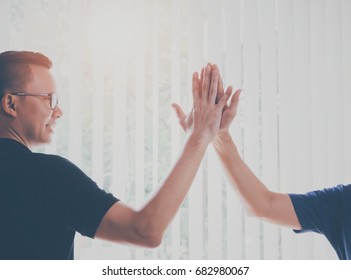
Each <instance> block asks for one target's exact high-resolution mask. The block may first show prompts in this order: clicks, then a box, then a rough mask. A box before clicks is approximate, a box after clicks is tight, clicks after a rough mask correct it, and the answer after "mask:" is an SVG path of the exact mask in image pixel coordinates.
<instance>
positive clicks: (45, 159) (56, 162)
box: [32, 153, 78, 169]
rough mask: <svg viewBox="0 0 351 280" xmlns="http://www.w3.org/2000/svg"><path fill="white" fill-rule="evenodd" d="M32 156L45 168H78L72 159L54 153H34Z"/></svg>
mask: <svg viewBox="0 0 351 280" xmlns="http://www.w3.org/2000/svg"><path fill="white" fill-rule="evenodd" d="M32 156H33V157H34V158H35V161H36V162H38V163H40V165H41V166H42V167H43V168H44V169H45V168H46V167H48V168H52V167H55V168H78V167H77V166H76V165H75V164H73V163H72V162H71V161H70V160H68V159H66V158H64V157H62V156H59V155H53V154H43V153H33V154H32Z"/></svg>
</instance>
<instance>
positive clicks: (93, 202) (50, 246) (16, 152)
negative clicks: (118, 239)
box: [0, 138, 118, 259]
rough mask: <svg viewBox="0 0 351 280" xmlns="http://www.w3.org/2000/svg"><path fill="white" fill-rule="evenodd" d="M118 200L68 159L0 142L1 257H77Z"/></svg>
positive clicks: (13, 141)
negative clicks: (78, 238)
mask: <svg viewBox="0 0 351 280" xmlns="http://www.w3.org/2000/svg"><path fill="white" fill-rule="evenodd" d="M117 201H118V199H117V198H115V197H114V196H113V195H112V194H108V193H106V192H105V191H103V190H101V189H100V188H99V187H98V186H97V185H96V183H95V182H94V181H92V180H91V179H90V178H89V177H88V176H86V175H85V174H84V173H83V172H82V171H81V170H80V169H79V168H78V167H77V166H75V165H74V164H72V163H71V162H70V161H68V160H66V159H64V158H62V157H59V156H55V155H46V154H40V153H32V152H31V151H30V150H29V149H28V148H27V147H26V146H24V145H22V144H21V143H19V142H17V141H15V140H11V139H5V138H0V225H1V226H0V259H73V251H74V250H73V244H74V235H75V232H76V231H77V232H79V233H80V234H82V235H84V236H88V237H90V238H94V235H95V232H96V230H97V227H98V226H99V223H100V221H101V219H102V218H103V216H104V215H105V214H106V212H107V211H108V210H109V209H110V207H111V206H112V205H113V204H114V203H116V202H117Z"/></svg>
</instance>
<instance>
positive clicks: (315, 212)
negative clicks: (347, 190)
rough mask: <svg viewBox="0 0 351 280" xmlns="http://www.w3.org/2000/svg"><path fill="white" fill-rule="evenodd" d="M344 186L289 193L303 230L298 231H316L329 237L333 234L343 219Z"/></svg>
mask: <svg viewBox="0 0 351 280" xmlns="http://www.w3.org/2000/svg"><path fill="white" fill-rule="evenodd" d="M342 191H343V186H337V187H333V188H328V189H323V190H318V191H312V192H308V193H306V194H289V196H290V199H291V201H292V204H293V206H294V209H295V212H296V215H297V217H298V219H299V222H300V224H301V227H302V230H294V231H295V232H296V233H300V232H307V231H314V232H318V233H321V234H324V235H325V236H326V237H327V238H328V237H330V236H331V235H333V233H334V231H335V230H337V229H338V228H339V227H338V225H339V223H340V220H341V219H342V217H341V215H342V211H340V209H341V208H342Z"/></svg>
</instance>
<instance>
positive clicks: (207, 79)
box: [201, 64, 212, 104]
mask: <svg viewBox="0 0 351 280" xmlns="http://www.w3.org/2000/svg"><path fill="white" fill-rule="evenodd" d="M211 72H212V66H211V65H210V64H207V66H206V67H205V70H204V79H203V81H202V92H201V99H202V104H207V102H208V94H209V91H210V85H211Z"/></svg>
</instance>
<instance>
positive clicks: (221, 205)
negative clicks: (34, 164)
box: [0, 0, 351, 259]
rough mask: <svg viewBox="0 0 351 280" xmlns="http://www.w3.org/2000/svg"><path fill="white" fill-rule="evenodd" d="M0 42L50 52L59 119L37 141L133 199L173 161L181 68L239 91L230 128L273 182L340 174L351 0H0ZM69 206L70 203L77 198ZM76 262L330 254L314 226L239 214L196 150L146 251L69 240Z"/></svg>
mask: <svg viewBox="0 0 351 280" xmlns="http://www.w3.org/2000/svg"><path fill="white" fill-rule="evenodd" d="M0 38H1V39H0V51H5V50H24V49H26V50H34V51H41V52H43V53H44V54H47V55H48V56H49V57H50V58H51V59H52V60H53V62H54V68H53V75H54V77H55V79H56V84H57V85H56V86H57V91H58V94H59V98H60V105H61V108H62V110H63V113H64V115H63V117H62V119H61V120H60V121H59V124H58V126H57V130H56V134H55V137H54V140H53V141H52V143H51V144H50V145H48V146H46V147H43V148H40V149H39V151H45V152H47V153H56V154H59V155H61V156H64V157H66V158H68V159H70V160H71V161H73V162H74V163H75V164H77V165H78V166H79V167H80V168H82V169H83V170H84V171H85V172H86V173H87V174H88V175H89V176H91V177H92V178H93V180H95V181H96V182H97V183H98V184H99V186H100V187H101V188H103V189H105V190H107V191H110V192H112V193H114V194H115V195H116V196H117V197H119V198H120V199H121V200H122V201H124V202H125V203H127V204H129V205H131V206H132V207H135V208H140V207H142V206H143V204H144V203H145V201H147V200H148V199H149V198H150V196H152V194H153V193H154V192H155V191H157V188H158V185H159V183H160V182H161V181H162V179H163V178H164V177H165V176H166V175H167V173H168V172H169V170H170V168H171V166H172V164H173V163H174V162H175V160H176V159H177V157H178V155H179V153H180V151H181V148H182V144H183V143H184V140H185V135H184V133H183V132H182V131H181V129H180V126H179V124H178V121H177V119H176V117H175V114H174V113H173V112H172V111H171V103H172V102H177V103H180V104H181V105H182V106H183V107H185V108H186V109H189V108H191V106H192V100H191V74H192V72H193V71H200V69H201V67H203V66H204V65H205V64H206V63H207V62H209V61H210V62H213V63H216V64H218V66H219V68H220V69H221V72H222V75H223V79H224V82H225V84H226V85H229V84H231V85H233V86H234V88H242V89H243V94H242V95H241V100H240V105H239V111H238V116H237V118H236V120H235V123H234V124H233V125H232V127H231V134H232V135H233V137H234V140H235V142H236V144H237V146H238V148H239V150H240V153H241V155H242V157H243V158H244V159H245V161H246V162H247V163H248V165H249V166H250V168H251V169H252V170H253V171H254V172H255V174H257V176H258V177H259V178H260V179H261V180H262V181H263V182H264V183H265V184H266V185H267V186H268V187H269V188H270V189H271V190H273V191H279V192H285V193H304V192H307V191H310V190H313V189H320V188H325V187H330V186H334V185H337V184H340V183H343V184H347V183H350V182H351V172H350V171H351V145H350V143H351V110H350V108H349V107H350V106H351V52H350V50H351V1H349V0H216V1H214V0H191V1H186V0H143V1H136V0H129V1H127V0H125V1H124V0H118V1H116V0H115V1H112V0H103V1H100V0H99V1H98V0H79V1H68V0H50V1H49V0H32V1H21V0H1V2H0ZM77 203H79V202H77ZM75 256H76V258H78V259H335V258H336V254H335V253H334V251H333V250H332V248H331V246H330V245H329V244H328V242H327V241H326V239H325V238H324V237H323V236H321V235H318V234H309V233H307V234H302V235H295V234H294V233H293V232H292V230H291V229H286V228H281V227H278V226H276V225H271V224H268V223H263V222H260V221H259V220H257V219H253V218H250V217H249V216H247V214H246V213H245V210H244V209H243V208H242V206H241V204H240V201H239V199H238V197H237V196H236V194H235V192H234V190H233V187H232V186H231V185H230V184H229V183H228V181H227V179H226V177H225V176H224V174H223V171H222V168H221V165H220V162H219V161H218V158H217V156H216V154H215V152H214V150H213V148H212V147H209V148H208V150H207V153H206V155H205V158H204V160H203V162H202V164H201V167H200V170H199V172H198V174H197V176H196V178H195V181H194V184H193V186H192V188H191V190H190V192H189V194H188V196H187V198H186V200H185V201H184V203H183V205H182V207H181V208H180V210H179V212H178V214H177V216H176V217H175V219H174V220H173V221H172V224H171V226H170V227H169V229H168V230H167V232H166V235H165V237H164V240H163V242H162V244H161V246H160V247H159V248H157V249H152V250H151V249H140V248H136V247H130V246H125V245H119V244H111V243H106V242H103V241H99V240H90V239H87V238H82V237H80V236H77V237H76V245H75Z"/></svg>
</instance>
